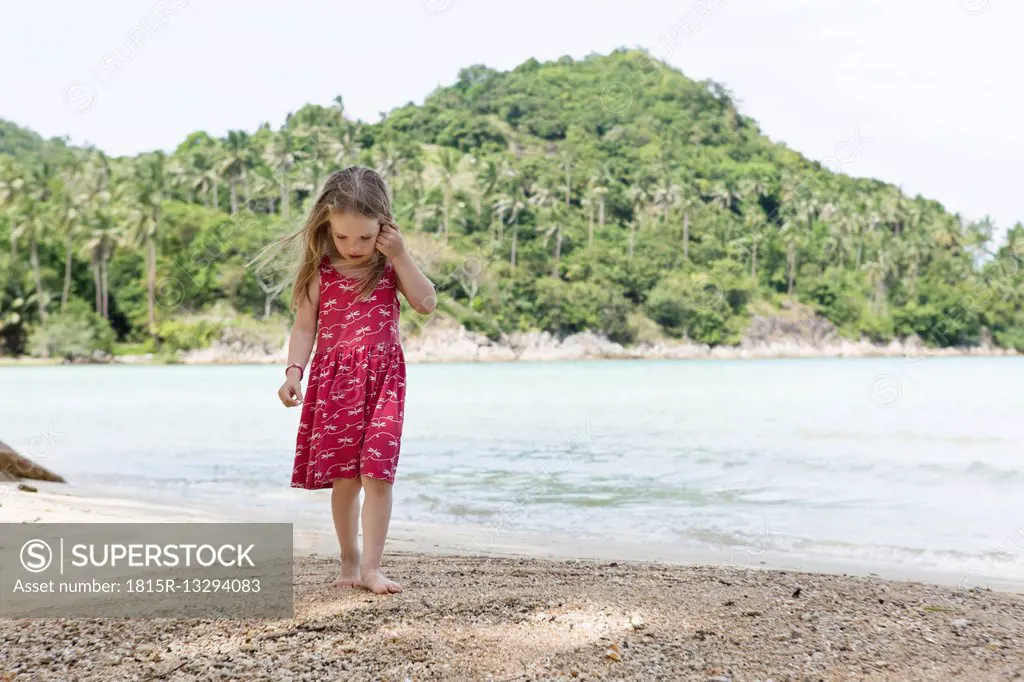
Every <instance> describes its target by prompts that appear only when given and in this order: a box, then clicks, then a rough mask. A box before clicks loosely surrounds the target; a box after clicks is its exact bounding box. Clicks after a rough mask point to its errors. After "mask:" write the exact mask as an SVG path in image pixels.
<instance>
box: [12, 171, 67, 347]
mask: <svg viewBox="0 0 1024 682" xmlns="http://www.w3.org/2000/svg"><path fill="white" fill-rule="evenodd" d="M59 168H60V165H59V160H58V159H56V158H54V157H53V155H52V154H48V155H45V156H44V157H43V158H41V159H35V160H33V162H32V163H31V164H30V165H29V166H28V168H27V169H26V171H27V173H26V177H25V180H24V189H25V192H24V194H23V200H24V203H23V204H22V205H23V207H24V209H25V214H24V216H25V219H24V220H23V221H21V223H20V224H19V225H18V226H17V228H16V229H15V230H14V232H13V234H12V235H11V238H12V239H21V238H23V237H24V238H27V239H28V245H29V264H30V265H31V267H32V274H33V278H34V279H35V285H36V302H37V305H38V306H39V321H40V322H41V323H43V324H45V323H46V319H47V312H46V304H47V303H48V299H49V296H48V294H47V292H46V291H45V290H44V289H43V274H42V266H41V264H40V262H39V242H40V241H42V238H43V235H44V234H45V233H46V232H47V231H48V230H49V229H51V227H52V225H51V222H50V220H49V218H48V216H47V214H46V208H47V207H48V204H49V202H50V200H51V199H52V198H53V190H54V188H55V186H56V185H57V183H58V182H59V180H58V174H59ZM43 353H44V356H45V355H47V354H48V352H47V351H46V350H45V349H44V351H43Z"/></svg>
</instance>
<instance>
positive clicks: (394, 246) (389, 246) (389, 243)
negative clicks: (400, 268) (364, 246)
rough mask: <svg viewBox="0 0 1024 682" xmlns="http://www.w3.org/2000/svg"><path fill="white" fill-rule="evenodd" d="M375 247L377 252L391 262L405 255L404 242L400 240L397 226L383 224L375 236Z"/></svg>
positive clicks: (400, 236) (400, 235)
mask: <svg viewBox="0 0 1024 682" xmlns="http://www.w3.org/2000/svg"><path fill="white" fill-rule="evenodd" d="M375 246H376V247H377V250H378V251H380V252H381V253H383V254H384V255H385V256H387V257H388V258H390V259H391V260H394V259H396V258H398V257H399V256H401V255H402V254H403V253H405V242H404V241H403V240H402V233H401V232H400V231H399V230H398V225H396V224H394V223H383V224H382V225H381V226H380V233H379V234H378V235H377V243H376V245H375Z"/></svg>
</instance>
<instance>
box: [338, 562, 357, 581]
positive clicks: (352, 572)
mask: <svg viewBox="0 0 1024 682" xmlns="http://www.w3.org/2000/svg"><path fill="white" fill-rule="evenodd" d="M360 584H361V582H360V579H359V566H358V565H357V566H355V567H350V566H349V565H348V564H346V563H345V562H342V563H341V577H339V578H338V579H337V580H335V581H334V586H335V587H359V586H360Z"/></svg>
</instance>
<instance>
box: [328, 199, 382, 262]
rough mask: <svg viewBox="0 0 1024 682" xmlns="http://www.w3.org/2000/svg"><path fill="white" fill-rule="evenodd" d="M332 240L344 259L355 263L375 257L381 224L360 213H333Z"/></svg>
mask: <svg viewBox="0 0 1024 682" xmlns="http://www.w3.org/2000/svg"><path fill="white" fill-rule="evenodd" d="M330 222H331V228H330V229H331V239H332V240H333V241H334V248H336V249H337V250H338V253H340V254H341V256H342V258H344V259H345V260H349V261H352V262H355V263H358V262H360V261H362V260H364V259H365V258H366V257H367V256H371V255H373V250H374V249H375V248H376V244H377V235H378V234H379V233H380V223H379V222H378V221H377V219H376V218H372V217H370V216H365V215H361V214H359V213H350V212H346V213H339V212H337V211H331V213H330Z"/></svg>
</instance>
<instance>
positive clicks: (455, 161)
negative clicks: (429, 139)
mask: <svg viewBox="0 0 1024 682" xmlns="http://www.w3.org/2000/svg"><path fill="white" fill-rule="evenodd" d="M437 164H438V166H439V169H440V171H441V180H440V184H441V189H442V190H443V192H444V203H443V204H442V206H441V211H442V214H443V222H442V223H441V234H442V235H443V238H444V241H445V242H447V241H448V231H449V228H450V223H451V206H452V193H453V191H454V189H455V174H456V173H457V172H458V167H459V158H458V157H457V156H456V154H455V152H454V151H453V150H451V149H449V148H447V147H444V148H442V149H441V150H440V151H439V152H438V153H437Z"/></svg>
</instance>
